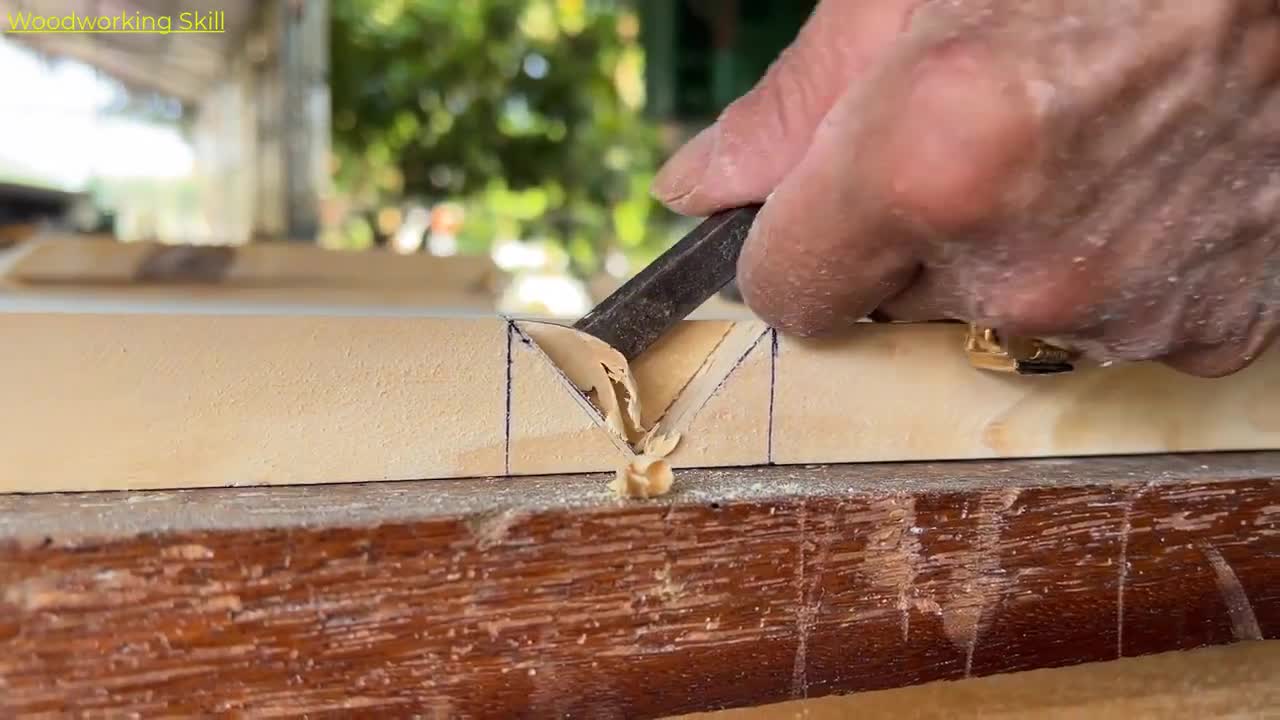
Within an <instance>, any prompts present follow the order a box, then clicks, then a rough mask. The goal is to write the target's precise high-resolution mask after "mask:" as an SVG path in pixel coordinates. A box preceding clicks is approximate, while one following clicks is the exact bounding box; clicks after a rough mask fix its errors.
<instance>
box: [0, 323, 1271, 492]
mask: <svg viewBox="0 0 1280 720" xmlns="http://www.w3.org/2000/svg"><path fill="white" fill-rule="evenodd" d="M519 326H520V327H525V328H530V327H540V326H537V325H528V324H527V323H524V322H523V321H522V322H521V323H519ZM0 337H3V338H4V339H5V341H4V350H3V351H0V397H2V398H4V400H5V402H4V405H3V408H0V417H2V418H3V421H2V422H0V425H3V431H0V491H9V492H39V491H58V490H107V489H123V488H151V487H162V486H165V487H201V486H226V485H250V484H295V483H333V482H345V481H373V480H403V479H424V478H446V477H472V476H490V475H507V474H514V475H522V474H548V473H573V472H610V471H613V470H616V469H618V468H619V467H621V466H622V465H624V464H626V463H627V462H629V461H630V460H631V459H633V457H634V453H633V451H632V446H631V445H629V444H628V441H629V440H630V441H634V440H635V438H634V437H632V438H624V437H619V436H618V435H617V434H615V433H611V431H610V429H609V427H608V425H607V424H606V422H605V418H604V417H603V416H602V414H601V412H600V411H599V410H597V408H596V407H595V406H594V405H593V404H592V403H591V402H590V401H589V400H588V399H587V398H585V397H584V396H583V394H582V393H579V392H578V391H577V390H576V389H575V387H574V385H575V383H578V384H579V386H581V383H580V382H579V379H578V378H571V377H566V376H565V375H564V374H563V372H562V371H561V369H560V368H559V367H557V366H556V364H555V363H554V362H552V361H551V360H550V357H552V356H556V355H557V354H558V353H561V352H563V348H559V347H538V346H537V343H534V342H531V340H530V338H529V337H528V336H527V335H526V334H525V333H523V332H522V331H521V330H519V327H516V326H513V325H512V323H511V322H510V321H508V320H506V319H503V318H498V317H407V316H406V317H377V316H360V315H348V316H324V315H311V316H307V315H270V316H263V315H253V314H244V315H234V316H233V315H216V314H207V315H196V314H192V315H176V314H165V313H150V314H110V313H102V314H88V313H42V314H30V313H0ZM679 337H684V338H687V340H684V341H681V340H674V341H669V342H667V343H665V347H662V348H657V349H655V350H654V352H653V353H652V354H651V355H650V356H649V357H646V358H643V359H642V360H641V361H640V362H638V363H636V367H637V372H636V373H634V375H636V376H637V377H639V378H640V379H641V381H642V382H641V383H640V387H639V395H640V401H641V408H642V410H643V409H644V408H666V411H665V413H663V414H662V416H661V418H660V419H658V422H657V430H658V431H661V432H677V433H679V434H680V435H681V437H682V439H681V442H680V445H679V446H678V447H677V448H676V450H675V452H674V453H672V454H671V455H670V457H669V458H668V460H669V461H670V462H671V464H672V466H674V467H676V468H681V467H721V466H740V465H759V464H768V463H776V464H804V463H817V462H824V463H828V462H829V463H834V462H866V461H897V460H936V459H954V458H1002V457H1044V456H1088V455H1101V454H1127V453H1157V452H1169V451H1211V450H1257V449H1276V448H1280V402H1278V400H1280V353H1276V352H1272V353H1269V354H1267V355H1266V356H1264V357H1263V358H1261V359H1260V360H1259V361H1258V362H1257V363H1256V364H1255V365H1254V366H1252V367H1250V368H1249V369H1247V370H1245V371H1243V372H1241V373H1238V374H1236V375H1233V376H1231V377H1229V378H1224V379H1220V380H1198V379H1193V378H1189V377H1186V376H1182V375H1179V374H1177V373H1174V372H1173V371H1171V370H1169V369H1167V368H1164V367H1163V366H1160V365H1157V364H1141V365H1134V366H1129V367H1110V368H1083V369H1081V370H1080V371H1079V372H1076V373H1072V374H1069V375H1065V376H1060V377H1032V378H1028V377H1009V376H1003V375H993V374H990V373H986V372H983V371H979V370H976V369H974V368H972V367H971V366H969V365H968V363H967V362H966V360H965V359H964V357H963V354H962V352H961V347H962V340H963V326H959V325H949V324H938V325H887V326H883V325H872V324H866V325H862V326H860V327H858V328H857V329H856V330H855V331H854V332H853V333H851V334H850V335H849V336H848V337H846V338H844V339H842V340H840V341H838V342H824V343H815V342H807V341H798V340H793V339H790V338H785V337H782V336H780V335H777V334H775V333H774V332H773V331H771V330H769V329H768V328H767V327H765V326H764V325H763V324H761V323H757V322H737V323H725V322H720V321H691V322H689V323H686V325H685V326H683V327H682V328H680V329H679V330H678V331H677V333H676V334H675V335H673V338H679ZM716 337H719V340H718V342H717V341H716V340H715V339H716ZM526 341H529V342H526ZM542 342H558V341H551V340H547V341H542ZM699 355H701V356H702V359H701V360H700V361H699V360H698V356H699ZM588 364H589V363H588ZM640 368H643V370H642V371H641V370H640ZM695 368H696V370H695ZM655 378H662V379H663V381H661V382H654V379H655ZM641 415H644V413H643V412H642V413H641ZM647 419H648V421H649V422H652V421H653V420H654V417H653V416H652V414H651V415H650V416H649V417H648V418H647ZM643 429H645V430H648V429H650V428H649V427H648V424H646V427H645V428H643Z"/></svg>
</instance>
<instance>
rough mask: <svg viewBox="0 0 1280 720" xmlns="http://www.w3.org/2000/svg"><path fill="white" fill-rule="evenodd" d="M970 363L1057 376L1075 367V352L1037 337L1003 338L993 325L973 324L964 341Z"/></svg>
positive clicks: (977, 366)
mask: <svg viewBox="0 0 1280 720" xmlns="http://www.w3.org/2000/svg"><path fill="white" fill-rule="evenodd" d="M964 351H965V354H966V355H968V357H969V364H971V365H973V366H974V367H976V368H978V369H979V370H991V371H994V372H1002V373H1013V374H1017V375H1055V374H1058V373H1066V372H1071V371H1072V370H1074V369H1075V366H1074V365H1073V363H1074V362H1075V353H1073V352H1071V351H1070V350H1065V349H1063V348H1060V347H1058V346H1056V345H1050V344H1049V343H1047V342H1044V341H1043V340H1036V339H1034V338H1018V337H1012V338H1002V337H1000V335H999V333H997V332H996V331H995V330H993V329H992V328H984V327H980V326H978V325H970V326H969V335H968V337H966V338H965V342H964Z"/></svg>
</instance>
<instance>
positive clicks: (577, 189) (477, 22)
mask: <svg viewBox="0 0 1280 720" xmlns="http://www.w3.org/2000/svg"><path fill="white" fill-rule="evenodd" d="M332 7H333V14H334V18H333V19H334V23H333V37H332V57H333V61H332V68H333V69H332V78H331V80H332V93H333V97H332V99H333V109H334V110H333V137H334V145H335V151H336V156H337V171H336V179H337V183H338V185H339V187H340V188H341V189H342V191H343V192H344V193H345V194H347V195H348V196H349V197H350V198H351V199H352V200H353V201H354V202H355V204H356V205H357V206H359V207H366V208H367V207H373V206H377V205H378V204H381V203H386V202H394V201H397V200H399V199H403V198H414V199H417V200H420V201H423V202H427V203H434V202H439V201H443V200H452V201H457V202H461V203H462V204H463V206H464V207H465V209H466V224H465V225H464V227H463V229H462V232H461V236H460V237H459V243H460V247H461V248H462V249H463V250H482V249H484V248H486V247H487V246H488V244H489V243H491V242H492V241H494V240H497V239H504V238H518V239H521V240H547V239H549V240H552V241H555V242H556V243H558V244H559V245H560V246H562V247H563V248H564V249H565V250H566V251H567V257H568V258H569V262H570V267H571V269H572V270H573V271H574V272H575V273H576V274H579V275H587V274H590V273H593V272H596V271H597V270H598V269H599V267H600V263H601V261H602V258H603V257H604V256H605V254H606V253H607V252H608V251H609V250H610V249H614V248H617V249H620V250H622V251H624V252H626V253H627V254H628V255H629V256H631V257H633V258H645V257H648V256H651V255H652V254H653V253H654V252H655V251H656V250H657V249H660V247H661V246H662V245H663V244H664V243H665V242H667V241H668V238H667V231H666V230H665V228H667V227H669V223H668V222H666V221H667V220H669V219H670V217H669V216H667V215H666V214H665V213H664V212H663V211H660V210H658V209H657V207H656V204H655V203H654V202H653V201H652V200H650V198H649V196H648V186H649V183H650V182H651V180H652V176H653V172H654V168H655V166H656V163H657V161H658V153H657V149H658V138H657V133H656V131H655V129H654V128H653V127H651V126H650V125H648V124H647V123H646V121H645V120H644V118H643V117H642V115H641V109H642V104H643V53H642V51H641V49H640V46H639V43H638V40H637V37H636V36H637V32H636V31H637V21H636V19H635V16H634V14H633V13H632V11H631V10H630V9H629V8H627V7H626V6H624V5H619V4H616V3H613V2H605V1H603V0H466V1H465V2H460V1H459V0H350V1H348V2H341V3H334V4H333V6H332Z"/></svg>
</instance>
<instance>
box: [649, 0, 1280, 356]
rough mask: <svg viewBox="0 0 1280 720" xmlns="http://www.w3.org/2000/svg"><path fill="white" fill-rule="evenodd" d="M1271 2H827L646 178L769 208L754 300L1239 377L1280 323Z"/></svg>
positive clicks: (675, 194)
mask: <svg viewBox="0 0 1280 720" xmlns="http://www.w3.org/2000/svg"><path fill="white" fill-rule="evenodd" d="M1278 81H1280V9H1277V4H1276V3H1275V2H1274V0H1256V1H1255V0H1197V1H1195V2H1188V1H1187V0H1074V1H1073V2H1061V0H862V1H859V2H855V1H850V0H822V2H820V3H819V5H818V8H817V10H816V11H815V13H814V16H813V17H812V18H811V19H810V21H809V22H808V24H807V25H806V26H805V28H804V29H803V30H802V31H801V33H800V35H799V37H798V38H797V40H796V42H795V43H794V45H793V46H792V47H791V48H789V49H788V50H787V51H786V52H785V53H784V54H783V56H782V57H781V58H780V59H779V61H778V62H777V63H776V64H775V65H774V67H773V68H772V69H771V70H770V71H769V73H768V74H767V75H766V77H765V78H764V79H763V80H762V81H761V82H760V84H759V85H758V86H757V87H756V88H755V89H754V90H753V91H752V92H751V93H749V94H747V95H746V96H744V97H743V98H741V99H739V100H738V101H737V102H736V103H734V104H733V105H732V106H731V107H729V108H728V109H727V110H726V111H725V112H724V114H723V115H722V116H721V117H720V119H719V120H718V121H717V122H716V123H715V125H714V126H712V127H711V128H709V129H708V130H706V131H704V132H703V133H701V134H700V135H699V136H698V137H696V138H695V139H694V140H692V141H690V142H689V143H688V144H687V145H686V146H685V147H684V148H682V149H681V150H680V151H679V153H677V154H676V156H675V157H673V158H672V159H671V160H670V161H669V162H668V164H667V166H666V167H665V168H664V169H663V171H662V172H661V173H660V174H659V177H658V179H657V181H656V182H655V186H654V192H655V194H656V195H657V196H658V197H659V198H660V199H662V200H663V201H664V202H665V203H666V204H667V205H669V206H670V207H671V208H673V209H674V210H676V211H678V212H681V213H684V214H690V215H706V214H709V213H711V212H713V211H715V210H719V209H723V208H727V207H734V206H738V205H744V204H749V203H755V202H762V201H766V199H767V201H766V202H765V206H764V208H763V209H762V210H761V212H760V215H759V216H758V218H757V220H756V224H755V227H754V228H753V230H752V232H751V235H750V237H749V238H748V239H747V242H746V245H745V246H744V248H743V251H742V257H741V260H740V262H739V272H738V282H739V284H740V287H741V291H742V294H743V296H744V298H745V299H746V301H747V303H748V305H749V306H750V307H751V308H752V309H753V310H754V311H755V312H756V313H757V314H758V315H760V317H761V318H763V319H764V320H766V321H768V322H769V323H770V324H772V325H773V326H775V327H777V328H779V329H780V330H782V331H784V332H788V333H792V334H797V335H802V336H811V335H822V334H829V333H832V332H836V331H839V330H841V329H843V328H847V327H848V326H850V325H851V324H852V323H854V322H856V321H857V320H859V319H861V318H863V317H865V316H866V315H868V314H869V313H871V312H872V311H874V310H876V309H877V308H879V309H880V310H882V311H883V312H884V313H886V314H887V315H888V316H890V317H892V318H894V319H900V320H930V319H942V318H950V319H958V320H964V321H968V322H974V323H979V324H982V325H985V326H987V327H993V328H996V329H997V330H1000V331H1001V332H1003V333H1005V334H1010V335H1027V336H1035V337H1040V338H1043V339H1046V340H1049V341H1052V342H1055V343H1061V344H1066V345H1069V346H1072V347H1074V348H1077V349H1079V350H1081V351H1082V352H1084V353H1085V354H1086V355H1087V356H1089V357H1092V358H1094V359H1097V360H1153V359H1158V360H1163V361H1165V362H1167V363H1169V364H1170V365H1172V366H1173V367H1176V368H1178V369H1180V370H1183V371H1185V372H1189V373H1192V374H1196V375H1201V376H1206V377H1215V376H1221V375H1226V374H1229V373H1232V372H1235V371H1237V370H1239V369H1241V368H1243V367H1245V366H1247V365H1248V364H1249V363H1250V362H1252V361H1253V359H1255V358H1256V357H1257V356H1258V355H1259V353H1261V352H1262V351H1263V350H1264V349H1265V348H1266V346H1267V345H1268V344H1269V343H1270V342H1271V340H1272V339H1274V337H1275V336H1276V334H1277V331H1278V330H1280V250H1278V249H1277V238H1278V237H1280V236H1278V235H1277V230H1276V221H1277V219H1278V218H1280V92H1277V87H1278V86H1277V82H1278Z"/></svg>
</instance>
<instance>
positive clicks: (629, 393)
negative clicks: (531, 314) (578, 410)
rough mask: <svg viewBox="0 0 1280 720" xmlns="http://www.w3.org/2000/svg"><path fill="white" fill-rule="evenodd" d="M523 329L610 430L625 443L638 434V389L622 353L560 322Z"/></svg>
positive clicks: (531, 324) (539, 324) (528, 326)
mask: <svg viewBox="0 0 1280 720" xmlns="http://www.w3.org/2000/svg"><path fill="white" fill-rule="evenodd" d="M525 329H526V331H527V332H528V333H529V335H530V336H532V337H533V339H534V340H535V341H537V343H538V346H539V347H541V348H542V351H543V352H545V353H546V354H547V357H549V358H551V361H552V362H553V363H555V364H556V366H557V367H558V368H560V371H561V372H563V373H564V374H565V377H567V378H569V380H570V381H571V382H572V383H573V384H574V386H576V387H577V388H578V390H580V391H582V393H583V394H585V395H586V396H587V397H588V398H589V399H590V400H591V401H592V403H593V404H594V405H595V406H596V408H597V409H599V410H600V413H601V414H602V415H603V416H604V421H605V424H606V425H607V426H608V428H609V430H610V431H611V432H613V433H614V434H615V435H617V436H618V437H620V438H622V439H624V440H626V441H627V442H628V443H629V442H631V441H632V440H633V439H634V437H635V436H637V435H639V428H640V393H639V391H638V390H637V389H636V384H635V380H634V379H632V377H631V370H630V369H629V368H628V366H627V360H626V358H624V357H622V353H620V352H618V351H617V350H614V349H613V348H612V347H609V345H608V343H605V342H604V341H603V340H600V339H598V338H595V337H592V336H591V335H588V334H586V333H583V332H578V331H577V330H574V329H573V328H569V327H564V326H561V325H552V324H549V323H529V324H528V325H526V326H525Z"/></svg>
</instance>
